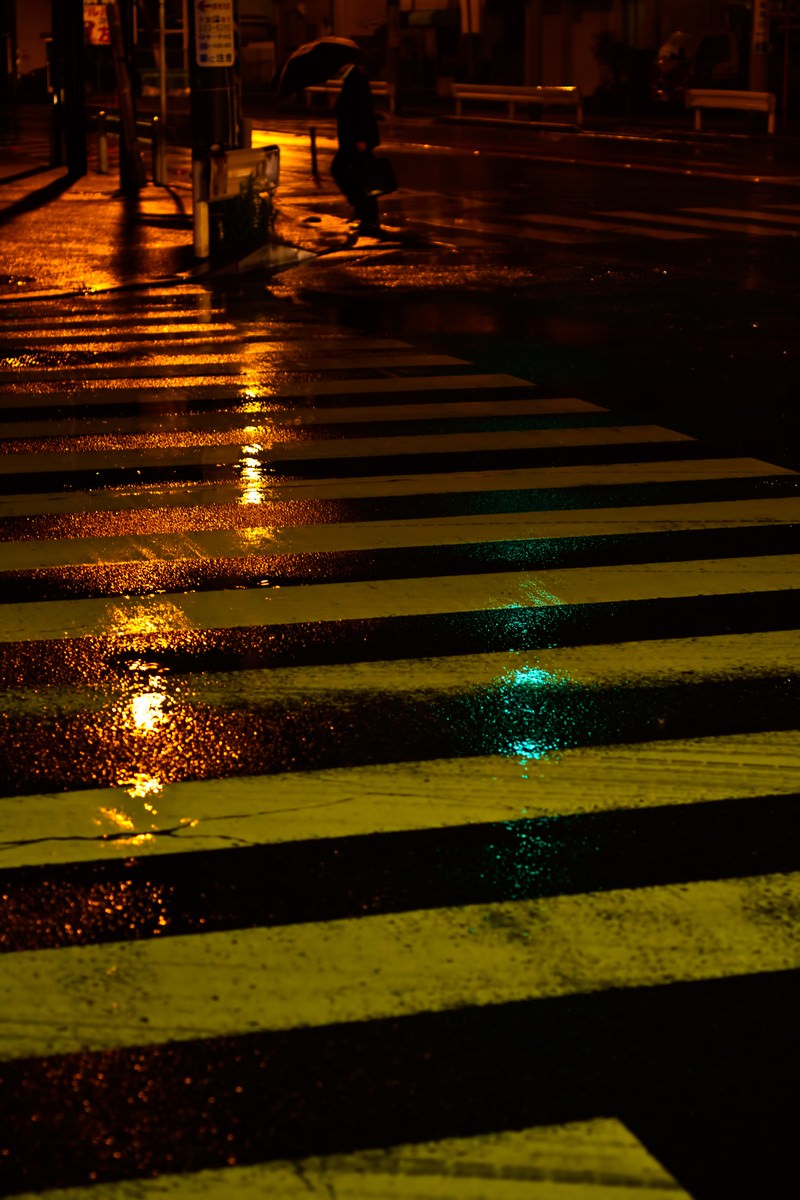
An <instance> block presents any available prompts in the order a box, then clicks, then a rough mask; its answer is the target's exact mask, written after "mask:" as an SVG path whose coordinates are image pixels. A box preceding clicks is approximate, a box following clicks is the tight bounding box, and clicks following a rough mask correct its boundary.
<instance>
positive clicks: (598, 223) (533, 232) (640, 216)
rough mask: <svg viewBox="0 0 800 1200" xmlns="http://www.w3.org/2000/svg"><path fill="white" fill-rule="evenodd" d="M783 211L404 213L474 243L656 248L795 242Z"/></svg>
mask: <svg viewBox="0 0 800 1200" xmlns="http://www.w3.org/2000/svg"><path fill="white" fill-rule="evenodd" d="M785 208H786V206H781V208H780V210H779V208H778V206H771V207H770V209H769V210H768V209H767V208H763V209H746V210H744V209H730V208H723V207H714V206H711V205H709V206H695V207H687V208H681V209H678V210H674V211H671V212H659V211H657V210H652V211H651V210H647V211H645V210H622V209H620V210H611V211H607V212H604V211H597V212H592V213H591V214H589V215H581V216H578V215H575V214H570V213H563V212H560V213H556V212H523V213H519V214H516V215H515V216H514V217H513V218H509V219H508V220H506V221H503V222H498V221H491V220H487V219H484V217H483V216H481V215H480V214H477V213H470V214H467V215H465V216H452V217H436V218H434V217H431V216H429V215H424V214H422V213H419V214H417V213H414V212H413V210H409V212H408V216H409V220H410V221H411V223H412V224H413V225H415V226H417V225H419V226H424V227H425V228H430V229H439V230H442V231H447V230H449V231H451V232H453V233H463V234H469V235H470V236H472V237H474V238H478V239H480V238H483V237H488V238H498V237H499V238H506V239H509V240H519V239H522V240H524V241H543V242H555V243H560V244H563V245H570V244H574V245H584V244H587V243H589V242H598V241H604V240H608V239H615V240H617V239H619V238H620V237H622V238H633V239H644V240H651V241H659V242H676V241H696V240H698V239H700V238H709V237H714V236H715V235H730V234H739V235H744V236H746V237H790V238H793V237H797V235H798V230H797V224H798V222H799V221H800V217H797V216H794V215H792V214H791V213H790V212H788V211H784V209H785Z"/></svg>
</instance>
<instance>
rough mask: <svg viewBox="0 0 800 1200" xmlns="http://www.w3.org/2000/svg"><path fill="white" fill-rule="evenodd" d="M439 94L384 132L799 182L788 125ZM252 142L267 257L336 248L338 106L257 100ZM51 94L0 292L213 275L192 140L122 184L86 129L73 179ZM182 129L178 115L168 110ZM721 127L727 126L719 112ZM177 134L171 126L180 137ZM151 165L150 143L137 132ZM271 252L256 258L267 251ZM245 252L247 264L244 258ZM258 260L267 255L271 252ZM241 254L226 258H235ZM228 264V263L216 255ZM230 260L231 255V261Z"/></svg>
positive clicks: (22, 188) (10, 210) (29, 126)
mask: <svg viewBox="0 0 800 1200" xmlns="http://www.w3.org/2000/svg"><path fill="white" fill-rule="evenodd" d="M450 107H451V106H448V105H446V104H442V105H440V106H438V108H436V109H433V110H429V111H426V112H421V111H420V112H416V111H414V112H411V113H408V114H404V115H401V116H398V117H394V118H388V117H387V118H386V119H385V120H384V122H383V124H382V136H383V141H384V144H385V146H386V147H387V148H389V149H391V147H392V146H393V145H394V146H395V147H396V148H397V149H398V150H400V151H401V150H402V148H403V146H406V147H407V146H409V145H413V144H426V145H440V146H443V147H444V146H451V147H456V148H457V147H463V146H465V145H469V146H470V147H474V148H476V149H484V150H495V151H497V150H508V151H509V152H511V151H513V152H514V153H529V154H531V155H536V156H543V157H548V158H551V159H552V158H573V157H575V156H578V155H580V157H581V159H582V160H584V161H592V162H597V161H601V162H607V163H609V164H615V163H616V164H617V165H625V166H628V165H630V164H631V162H633V164H634V165H636V163H637V161H638V163H639V165H644V162H645V159H646V161H647V163H649V164H651V165H655V166H656V169H682V166H681V164H682V163H685V162H686V160H687V157H688V160H689V166H690V168H691V169H692V170H694V171H698V170H702V169H703V168H704V167H705V168H706V169H708V170H710V171H712V172H713V173H722V174H726V173H728V174H736V173H739V174H746V175H751V176H753V177H754V178H756V177H758V178H762V179H764V178H769V179H773V180H775V181H778V182H783V183H795V182H796V183H797V184H799V185H800V137H798V136H797V134H796V133H794V132H792V133H789V134H783V133H779V134H777V135H775V136H773V137H767V136H766V135H750V136H748V135H746V134H744V133H742V132H741V131H740V129H735V128H734V129H733V131H731V132H726V131H725V130H723V131H720V130H719V129H714V130H711V131H708V132H704V133H702V134H695V133H693V132H692V129H691V122H690V119H689V118H688V116H684V115H683V114H678V116H677V117H673V118H671V119H670V120H669V122H667V120H666V119H662V120H659V121H656V120H655V119H654V118H642V119H639V120H632V119H630V118H625V119H622V118H609V117H604V118H599V117H589V118H587V124H586V126H585V127H584V128H582V129H577V128H576V127H574V126H570V125H567V124H553V125H549V126H548V125H539V124H537V125H535V126H534V125H531V123H530V122H527V121H506V120H503V119H499V118H491V117H484V118H481V117H479V116H468V117H466V118H464V119H460V120H456V119H454V118H453V117H452V115H451V113H450V111H449V110H450ZM247 111H248V116H249V117H251V119H252V120H253V124H254V128H255V131H256V132H255V140H256V142H257V143H259V144H265V142H267V141H276V142H278V144H279V145H280V147H281V178H280V185H279V187H278V190H277V193H276V214H277V216H276V224H275V238H274V241H273V243H272V247H271V250H270V255H271V258H272V260H273V261H272V263H271V265H272V266H273V267H274V266H276V265H278V266H284V265H287V264H289V263H292V262H297V261H300V260H301V259H302V258H305V257H308V256H310V255H314V254H317V253H320V252H322V251H324V250H327V249H330V248H331V246H332V245H334V244H336V243H337V242H340V241H341V237H342V230H343V228H344V225H343V220H344V217H345V215H346V214H347V211H348V209H347V205H346V204H345V202H344V201H343V200H342V201H341V204H339V205H338V208H340V209H341V215H339V214H338V212H337V195H336V190H335V188H334V187H333V185H332V183H331V181H330V180H329V179H328V178H327V158H326V155H327V153H328V152H329V151H330V150H331V147H332V142H331V140H330V139H331V138H332V136H333V122H332V114H331V113H330V112H328V111H326V110H320V111H317V112H315V111H313V110H302V111H301V110H297V111H295V112H292V113H281V114H279V115H278V114H276V113H275V112H274V110H271V109H270V108H268V107H267V106H266V105H265V106H263V107H262V109H261V111H258V106H257V105H254V104H252V103H251V105H250V106H249V108H248V110H247ZM47 118H48V110H47V109H46V107H45V106H40V107H38V108H32V109H29V110H26V111H24V113H23V121H22V126H21V137H20V139H19V143H18V145H15V146H6V147H3V151H2V155H1V156H0V230H1V233H0V300H1V301H4V302H8V301H9V300H10V299H11V298H13V297H17V296H31V295H33V294H41V293H82V292H87V291H96V290H105V289H109V288H120V287H135V286H142V285H144V284H147V283H153V282H158V281H164V282H167V281H172V282H175V281H181V280H185V279H188V278H192V277H194V276H198V275H199V276H202V275H207V274H208V271H209V266H208V264H207V263H204V262H202V261H200V260H198V259H196V258H195V256H194V250H193V244H192V242H193V238H192V214H191V207H192V198H191V162H190V154H189V151H188V149H186V148H184V147H182V146H180V145H172V146H171V147H170V150H169V153H168V159H167V178H168V181H169V182H168V185H166V186H156V185H154V184H152V183H148V185H147V186H146V187H145V188H144V189H142V191H141V192H140V193H139V195H138V196H137V197H133V198H132V197H128V196H125V195H123V194H122V193H121V192H120V190H119V176H118V165H117V161H116V158H115V154H114V152H113V142H112V154H111V156H110V163H109V169H110V173H109V174H100V173H99V172H98V170H97V158H96V147H95V144H94V138H92V137H90V139H89V171H88V173H87V175H85V176H84V177H83V178H81V179H78V180H74V181H69V180H67V179H66V172H65V169H64V168H63V167H55V168H54V167H51V166H49V156H50V146H49V137H48V127H47ZM176 118H177V120H176V123H175V127H176V129H178V130H180V127H181V125H182V124H185V122H181V119H180V114H179V113H178V114H176ZM312 125H314V126H316V127H317V128H318V130H319V140H320V146H321V147H324V153H322V154H321V160H322V161H321V164H320V171H321V175H322V184H321V186H318V185H316V184H315V183H314V181H313V179H312V172H311V160H310V139H309V129H310V127H311V126H312ZM726 127H727V128H728V129H730V128H731V123H730V122H727V123H726ZM174 136H175V135H174V134H173V138H174ZM143 153H144V156H145V161H146V162H147V165H148V168H149V146H148V144H147V143H143ZM265 257H266V256H265V255H264V254H262V255H261V256H260V259H259V256H258V255H257V256H256V258H255V261H256V262H259V261H260V262H261V265H262V266H264V265H265V261H264V260H265ZM247 265H248V264H247V263H246V262H245V263H243V264H242V266H243V267H246V266H247ZM266 265H268V266H269V265H270V264H269V263H267V264H266ZM235 267H236V265H235V264H233V269H235ZM223 269H224V268H223ZM228 269H231V266H230V265H229V267H228Z"/></svg>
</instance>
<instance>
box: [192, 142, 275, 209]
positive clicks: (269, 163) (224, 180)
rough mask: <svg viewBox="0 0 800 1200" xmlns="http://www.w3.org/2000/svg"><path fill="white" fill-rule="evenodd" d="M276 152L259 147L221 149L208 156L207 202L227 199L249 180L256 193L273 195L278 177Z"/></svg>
mask: <svg viewBox="0 0 800 1200" xmlns="http://www.w3.org/2000/svg"><path fill="white" fill-rule="evenodd" d="M280 161H281V160H280V150H279V148H278V147H277V146H261V147H259V148H258V149H256V150H225V151H221V152H219V153H216V154H214V153H212V155H211V169H210V174H209V188H208V198H209V200H231V199H233V198H234V197H235V196H238V195H239V194H240V192H241V190H242V187H243V186H246V185H247V183H248V182H249V180H250V179H251V178H252V180H253V184H254V186H255V187H256V188H258V190H259V191H262V192H274V191H275V188H276V187H277V186H278V177H279V174H280Z"/></svg>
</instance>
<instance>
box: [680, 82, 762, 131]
mask: <svg viewBox="0 0 800 1200" xmlns="http://www.w3.org/2000/svg"><path fill="white" fill-rule="evenodd" d="M686 107H687V108H693V109H694V127H695V129H697V130H700V129H702V128H703V121H702V112H703V109H705V108H727V109H737V110H739V111H740V112H763V113H765V114H766V118H767V133H774V132H775V95H774V93H773V92H737V91H734V90H728V89H727V88H726V89H722V88H719V89H717V88H687V90H686Z"/></svg>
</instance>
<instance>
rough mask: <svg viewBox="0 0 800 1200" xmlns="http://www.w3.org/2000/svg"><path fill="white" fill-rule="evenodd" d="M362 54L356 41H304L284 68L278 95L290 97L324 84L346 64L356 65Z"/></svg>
mask: <svg viewBox="0 0 800 1200" xmlns="http://www.w3.org/2000/svg"><path fill="white" fill-rule="evenodd" d="M360 53H361V50H360V47H359V46H358V43H357V42H353V41H351V40H350V38H343V37H323V38H317V40H316V41H315V42H306V44H305V45H304V46H299V47H298V48H297V50H295V51H293V52H292V53H291V54H290V55H289V57H288V58H287V60H286V62H285V63H284V65H283V70H282V71H281V73H280V78H279V79H278V95H279V96H291V95H292V94H293V93H294V92H302V90H303V88H307V87H313V85H314V84H317V83H324V82H325V80H326V79H330V78H331V77H332V76H334V75H335V74H336V72H337V71H339V70H340V69H341V68H342V67H343V66H344V65H345V64H346V63H351V62H355V61H356V59H357V58H358V57H359V55H360Z"/></svg>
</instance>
